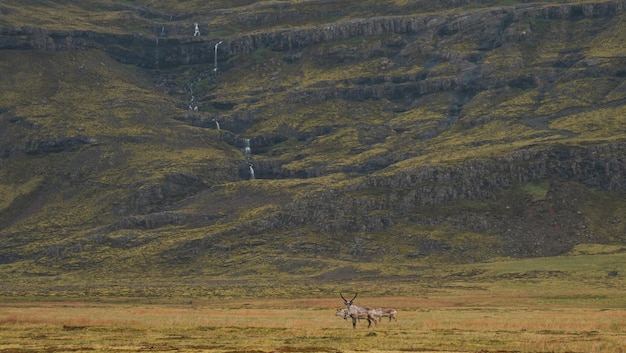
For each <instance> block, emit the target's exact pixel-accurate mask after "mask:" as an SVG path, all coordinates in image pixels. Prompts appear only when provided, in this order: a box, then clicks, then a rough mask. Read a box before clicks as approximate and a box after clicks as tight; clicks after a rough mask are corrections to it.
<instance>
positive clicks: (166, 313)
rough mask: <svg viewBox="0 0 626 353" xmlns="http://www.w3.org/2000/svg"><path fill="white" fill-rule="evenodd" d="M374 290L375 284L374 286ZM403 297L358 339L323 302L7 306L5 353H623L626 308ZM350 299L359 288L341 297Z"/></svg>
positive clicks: (2, 319) (457, 291) (3, 308)
mask: <svg viewBox="0 0 626 353" xmlns="http://www.w3.org/2000/svg"><path fill="white" fill-rule="evenodd" d="M371 285H376V283H371ZM414 286H415V290H416V291H417V294H416V295H415V296H405V297H393V296H392V297H371V296H367V295H359V297H357V299H356V301H355V303H356V304H360V305H371V306H376V307H378V306H387V307H394V308H397V310H398V320H397V322H396V321H392V322H389V321H388V319H387V318H384V319H383V320H382V322H380V323H378V324H377V325H376V326H374V327H372V328H369V329H368V328H367V323H366V322H365V321H361V322H359V323H358V324H357V328H356V330H353V329H352V327H351V323H350V322H349V321H344V320H343V319H342V318H340V317H337V316H335V315H334V314H335V310H336V308H340V307H342V306H343V302H342V301H341V299H340V298H339V296H338V294H337V293H326V295H325V296H323V297H319V298H313V297H303V298H296V299H271V298H255V299H246V300H242V299H230V300H218V299H213V298H210V297H209V298H200V299H197V300H193V301H188V302H179V301H176V300H170V301H169V302H168V300H167V299H164V300H162V302H161V303H158V304H146V303H134V304H132V303H107V302H104V303H102V302H101V303H97V302H85V301H63V302H13V303H3V304H0V342H1V343H0V351H3V352H32V351H47V352H66V351H91V352H121V351H124V352H138V351H178V352H357V351H359V352H407V351H420V352H478V351H480V352H505V351H506V352H508V351H514V352H609V353H611V352H616V353H617V352H623V347H624V346H625V345H626V331H625V330H626V321H625V319H626V311H625V310H624V308H615V307H597V306H593V305H591V306H587V305H582V306H576V305H560V304H558V303H557V304H552V303H545V302H542V301H541V300H538V298H539V297H542V296H544V295H551V294H552V295H556V294H558V293H560V292H559V289H558V288H555V287H544V288H547V289H548V290H549V291H550V292H549V293H539V292H533V291H525V290H523V289H521V288H519V289H515V290H507V289H506V288H505V287H503V288H497V287H494V288H489V289H487V290H475V289H471V288H462V287H457V288H452V287H451V288H448V289H442V290H437V291H436V292H431V293H429V294H428V295H421V294H419V293H420V291H421V288H420V287H419V285H414ZM344 289H345V293H344V296H348V295H350V296H351V295H352V293H353V291H354V290H358V289H352V288H344Z"/></svg>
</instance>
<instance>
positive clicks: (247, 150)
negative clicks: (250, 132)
mask: <svg viewBox="0 0 626 353" xmlns="http://www.w3.org/2000/svg"><path fill="white" fill-rule="evenodd" d="M244 143H245V147H244V148H243V154H245V155H246V158H248V159H249V158H250V157H251V156H252V149H251V148H250V139H244Z"/></svg>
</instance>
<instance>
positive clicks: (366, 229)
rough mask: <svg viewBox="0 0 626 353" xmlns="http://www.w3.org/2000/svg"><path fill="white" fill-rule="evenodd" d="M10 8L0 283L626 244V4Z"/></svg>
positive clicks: (258, 272)
mask: <svg viewBox="0 0 626 353" xmlns="http://www.w3.org/2000/svg"><path fill="white" fill-rule="evenodd" d="M0 14H2V16H1V17H0V75H1V78H2V79H1V80H0V266H1V269H0V273H2V275H1V276H0V278H3V277H4V278H7V277H9V276H25V275H28V274H37V276H44V277H45V276H50V275H53V276H57V278H61V277H62V276H63V275H64V274H67V273H74V272H80V273H84V272H88V273H90V274H92V275H93V276H95V277H98V278H105V279H106V278H115V277H116V276H117V274H119V273H121V272H124V273H129V276H131V277H132V276H154V277H173V276H192V277H197V276H207V277H206V278H213V279H216V278H227V279H232V278H247V277H249V276H253V277H255V278H258V277H259V276H272V275H273V274H276V273H280V274H283V275H285V276H294V277H300V276H304V277H310V278H320V279H337V278H339V279H341V278H344V277H346V276H352V275H353V274H354V273H355V271H356V272H357V273H360V274H361V275H366V276H373V275H384V274H399V275H409V274H413V273H415V272H416V271H419V268H422V267H421V266H432V264H433V263H439V262H455V263H458V262H461V263H463V262H469V261H472V262H473V261H483V260H486V259H490V258H493V257H499V256H510V257H535V256H551V255H558V254H563V253H567V252H568V251H570V250H571V249H572V248H573V247H574V246H575V245H576V244H581V243H603V244H618V245H619V244H624V242H625V241H626V216H625V215H626V197H624V196H626V129H625V126H626V69H625V67H626V46H624V45H623V43H625V42H626V1H617V0H613V1H602V0H597V1H558V2H556V1H555V2H552V1H520V2H517V1H502V2H499V1H471V2H470V1H414V2H407V1H397V0H388V1H382V2H381V1H375V2H374V1H359V2H357V1H325V2H324V3H323V4H321V5H320V2H319V1H251V0H249V1H211V2H208V3H207V2H206V1H186V2H180V1H178V2H161V1H148V0H141V1H135V2H132V4H131V3H130V2H127V1H115V0H90V1H80V2H72V1H26V2H24V1H13V0H8V1H4V2H3V4H0ZM195 24H198V31H199V34H198V35H194V33H195ZM73 271H74V272H73ZM201 278H205V277H201Z"/></svg>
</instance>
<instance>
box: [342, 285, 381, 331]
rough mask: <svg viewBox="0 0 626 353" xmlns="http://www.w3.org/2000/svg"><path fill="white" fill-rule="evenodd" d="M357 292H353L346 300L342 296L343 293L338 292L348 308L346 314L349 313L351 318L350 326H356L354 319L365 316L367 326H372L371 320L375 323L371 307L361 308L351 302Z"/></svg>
mask: <svg viewBox="0 0 626 353" xmlns="http://www.w3.org/2000/svg"><path fill="white" fill-rule="evenodd" d="M357 294H359V293H355V294H354V297H353V298H352V299H350V300H347V299H346V298H344V297H343V295H341V293H339V296H341V299H343V303H344V304H346V309H347V310H348V313H347V314H348V315H350V317H351V318H352V328H353V329H355V328H356V321H357V320H358V319H359V317H364V318H366V319H367V328H370V326H372V322H374V325H376V319H375V318H374V312H373V310H372V309H371V308H362V307H360V306H356V305H354V304H352V303H353V302H354V299H356V296H357Z"/></svg>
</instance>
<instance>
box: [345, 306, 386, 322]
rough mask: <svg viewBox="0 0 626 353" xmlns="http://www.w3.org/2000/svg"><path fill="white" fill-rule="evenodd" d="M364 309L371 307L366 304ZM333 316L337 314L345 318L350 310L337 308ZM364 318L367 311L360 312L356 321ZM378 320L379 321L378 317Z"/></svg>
mask: <svg viewBox="0 0 626 353" xmlns="http://www.w3.org/2000/svg"><path fill="white" fill-rule="evenodd" d="M364 309H366V310H370V309H371V308H370V307H367V306H366V307H365V308H364ZM335 316H339V317H342V318H343V319H344V320H347V319H348V318H349V317H350V312H349V311H348V309H346V308H343V309H337V311H336V312H335ZM374 316H376V314H374ZM365 318H367V313H366V312H362V313H360V314H359V316H358V317H357V321H361V319H365ZM378 321H380V319H379V320H378Z"/></svg>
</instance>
